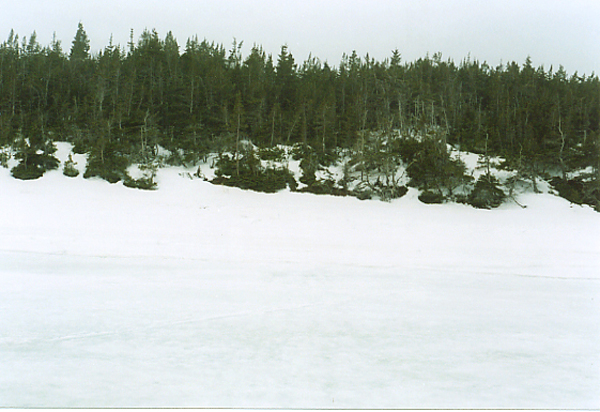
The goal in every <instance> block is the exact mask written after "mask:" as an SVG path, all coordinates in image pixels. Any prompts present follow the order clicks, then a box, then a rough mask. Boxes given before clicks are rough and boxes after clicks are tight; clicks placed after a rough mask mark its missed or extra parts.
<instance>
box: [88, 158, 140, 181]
mask: <svg viewBox="0 0 600 412" xmlns="http://www.w3.org/2000/svg"><path fill="white" fill-rule="evenodd" d="M127 166H129V161H128V160H127V158H126V157H125V156H123V155H121V154H118V153H115V152H106V153H92V154H91V155H90V157H89V159H88V163H87V167H86V169H85V173H84V174H83V177H84V178H85V179H89V178H91V177H99V178H101V179H104V180H106V181H107V182H109V183H117V182H119V181H121V180H124V179H126V178H127V176H128V175H127V171H126V169H127Z"/></svg>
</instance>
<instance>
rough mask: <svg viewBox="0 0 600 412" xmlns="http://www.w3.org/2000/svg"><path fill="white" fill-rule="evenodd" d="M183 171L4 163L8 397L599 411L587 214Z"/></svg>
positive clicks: (1, 221)
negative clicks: (115, 174) (114, 177)
mask: <svg viewBox="0 0 600 412" xmlns="http://www.w3.org/2000/svg"><path fill="white" fill-rule="evenodd" d="M60 149H61V150H60V151H59V155H60V156H61V157H62V158H63V160H64V158H66V154H68V147H67V146H65V145H61V146H60ZM74 160H75V161H77V162H78V167H80V166H81V164H82V163H83V162H84V159H83V158H76V157H74ZM193 171H195V170H193ZM188 172H192V171H190V170H185V169H183V168H169V169H160V170H159V172H158V176H157V180H158V184H159V189H158V190H157V191H151V192H146V191H139V190H135V189H128V188H125V187H124V186H122V185H121V184H120V183H119V184H116V185H110V184H108V183H107V182H104V181H101V180H94V179H91V180H85V179H83V178H82V177H81V175H80V176H79V177H77V178H73V179H70V178H67V177H65V176H63V175H62V173H61V172H60V171H53V172H49V173H47V174H46V175H45V176H44V177H43V178H42V179H39V180H35V181H27V182H25V181H19V180H16V179H13V178H12V177H10V173H9V171H8V170H6V169H0V193H1V195H0V284H1V285H2V287H1V288H0V369H1V370H2V371H1V373H0V406H15V407H28V406H42V407H43V406H46V407H49V406H57V407H94V406H96V407H101V406H147V407H150V406H208V407H259V408H261V407H263V408H266V407H276V408H363V407H368V408H560V409H565V408H577V409H582V408H595V409H597V408H600V350H599V349H598V348H600V237H599V236H598V233H599V229H600V214H598V213H596V212H593V211H592V210H591V209H590V208H588V207H580V206H573V205H571V204H569V203H568V202H567V201H565V200H564V199H561V198H559V197H556V196H553V195H550V194H541V195H534V194H522V195H521V196H520V198H519V201H520V202H521V203H524V204H526V205H527V206H528V207H527V208H526V209H521V208H520V207H518V206H517V205H516V204H514V203H507V204H505V205H503V206H501V207H500V208H499V209H496V210H492V211H488V210H477V209H473V208H471V207H469V206H465V205H458V204H446V205H424V204H422V203H420V202H419V201H418V200H417V193H416V192H415V191H413V190H410V191H409V193H408V194H407V195H406V196H404V197H403V198H400V199H397V200H395V201H392V202H389V203H385V202H379V201H359V200H357V199H355V198H338V197H328V196H315V195H310V194H300V193H291V192H280V193H277V194H273V195H269V194H261V193H254V192H244V191H241V190H239V189H235V188H228V187H222V186H213V185H211V184H210V183H207V182H204V181H202V180H200V179H190V178H189V177H188V174H187V173H188Z"/></svg>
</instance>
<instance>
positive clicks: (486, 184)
mask: <svg viewBox="0 0 600 412" xmlns="http://www.w3.org/2000/svg"><path fill="white" fill-rule="evenodd" d="M505 198H506V194H505V193H504V191H503V190H502V189H500V187H499V183H498V181H497V179H496V178H495V177H494V176H491V175H487V174H485V175H481V176H479V179H477V183H475V187H474V188H473V191H472V192H471V193H470V194H469V196H468V198H467V203H469V204H470V205H471V206H473V207H476V208H479V209H492V208H496V207H498V206H500V205H501V204H502V202H504V199H505Z"/></svg>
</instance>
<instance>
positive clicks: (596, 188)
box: [550, 176, 600, 210]
mask: <svg viewBox="0 0 600 412" xmlns="http://www.w3.org/2000/svg"><path fill="white" fill-rule="evenodd" d="M550 183H551V184H552V186H553V187H554V188H555V189H556V190H557V191H558V194H559V195H560V196H561V197H564V198H565V199H567V200H568V201H569V202H572V203H576V204H578V205H581V204H586V205H590V206H593V207H595V208H596V210H598V206H599V205H600V183H599V181H598V180H594V179H590V178H589V177H587V176H579V177H576V178H573V179H562V178H560V177H555V178H553V179H552V180H551V181H550Z"/></svg>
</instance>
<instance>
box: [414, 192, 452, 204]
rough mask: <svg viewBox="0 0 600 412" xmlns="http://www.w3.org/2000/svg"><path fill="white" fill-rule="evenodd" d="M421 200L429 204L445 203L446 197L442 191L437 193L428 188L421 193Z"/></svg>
mask: <svg viewBox="0 0 600 412" xmlns="http://www.w3.org/2000/svg"><path fill="white" fill-rule="evenodd" d="M419 200H420V201H421V202H423V203H427V204H439V203H444V201H445V200H446V198H445V197H444V195H443V194H441V193H435V192H432V191H429V190H426V191H424V192H422V193H421V194H419Z"/></svg>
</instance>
